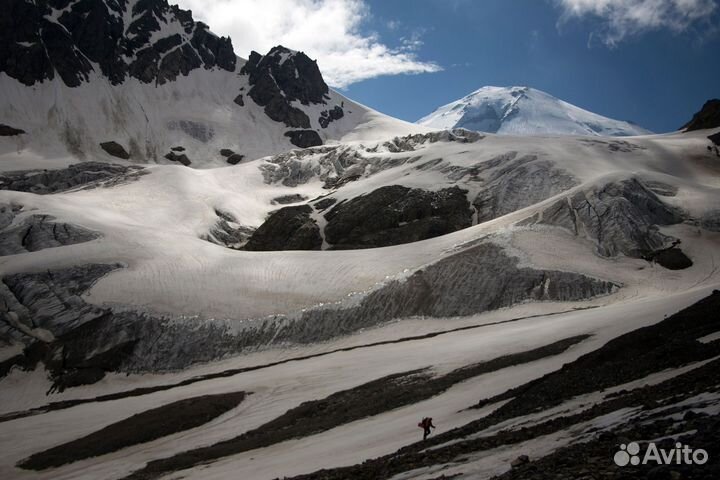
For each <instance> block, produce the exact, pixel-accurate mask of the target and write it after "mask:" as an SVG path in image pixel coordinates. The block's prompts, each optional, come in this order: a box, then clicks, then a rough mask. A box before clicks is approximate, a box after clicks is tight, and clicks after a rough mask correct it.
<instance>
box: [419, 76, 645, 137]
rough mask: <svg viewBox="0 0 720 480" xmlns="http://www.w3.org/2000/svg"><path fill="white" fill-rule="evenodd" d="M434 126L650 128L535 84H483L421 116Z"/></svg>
mask: <svg viewBox="0 0 720 480" xmlns="http://www.w3.org/2000/svg"><path fill="white" fill-rule="evenodd" d="M418 123H419V124H421V125H425V126H428V127H433V128H444V129H445V128H465V129H468V130H477V131H482V132H489V133H498V134H509V135H542V134H561V135H601V136H632V135H645V134H648V133H651V132H650V131H648V130H646V129H644V128H642V127H639V126H637V125H635V124H632V123H630V122H624V121H620V120H613V119H611V118H607V117H603V116H602V115H598V114H596V113H592V112H589V111H587V110H584V109H582V108H579V107H576V106H575V105H572V104H570V103H568V102H565V101H563V100H560V99H558V98H555V97H553V96H552V95H550V94H548V93H545V92H543V91H541V90H537V89H535V88H530V87H524V86H513V87H494V86H486V87H482V88H480V89H478V90H475V91H474V92H472V93H470V94H468V95H466V96H465V97H463V98H461V99H460V100H456V101H455V102H452V103H449V104H447V105H444V106H442V107H440V108H438V109H437V110H435V111H434V112H433V113H431V114H430V115H428V116H426V117H424V118H422V119H420V120H419V121H418Z"/></svg>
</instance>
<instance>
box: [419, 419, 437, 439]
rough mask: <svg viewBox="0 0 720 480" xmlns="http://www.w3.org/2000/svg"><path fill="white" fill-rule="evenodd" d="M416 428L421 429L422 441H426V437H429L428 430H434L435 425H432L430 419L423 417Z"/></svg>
mask: <svg viewBox="0 0 720 480" xmlns="http://www.w3.org/2000/svg"><path fill="white" fill-rule="evenodd" d="M418 427H420V428H422V429H423V440H426V439H427V437H428V435H430V429H431V428H435V425H433V423H432V418H430V417H425V418H423V419H422V421H421V422H420V423H418Z"/></svg>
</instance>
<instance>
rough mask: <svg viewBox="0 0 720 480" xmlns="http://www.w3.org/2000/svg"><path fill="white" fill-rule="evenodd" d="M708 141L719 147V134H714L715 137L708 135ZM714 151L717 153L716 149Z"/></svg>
mask: <svg viewBox="0 0 720 480" xmlns="http://www.w3.org/2000/svg"><path fill="white" fill-rule="evenodd" d="M708 140H710V141H711V142H713V143H714V144H715V145H718V146H720V132H718V133H716V134H715V135H709V136H708ZM715 150H716V151H717V148H716V149H715Z"/></svg>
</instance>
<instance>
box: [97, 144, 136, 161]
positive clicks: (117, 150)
mask: <svg viewBox="0 0 720 480" xmlns="http://www.w3.org/2000/svg"><path fill="white" fill-rule="evenodd" d="M100 148H102V149H103V150H105V151H106V152H107V153H108V155H112V156H113V157H117V158H122V159H123V160H127V159H129V158H130V154H129V153H128V152H127V150H125V147H123V146H122V145H120V144H119V143H117V142H103V143H101V144H100Z"/></svg>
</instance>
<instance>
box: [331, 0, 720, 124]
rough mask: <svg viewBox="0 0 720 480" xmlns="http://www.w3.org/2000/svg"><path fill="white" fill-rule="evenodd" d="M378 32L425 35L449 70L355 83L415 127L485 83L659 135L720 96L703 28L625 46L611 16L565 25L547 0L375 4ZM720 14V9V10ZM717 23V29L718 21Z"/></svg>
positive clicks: (711, 36)
mask: <svg viewBox="0 0 720 480" xmlns="http://www.w3.org/2000/svg"><path fill="white" fill-rule="evenodd" d="M368 4H369V6H370V9H371V12H372V17H371V18H370V19H369V21H367V22H366V23H367V28H369V29H375V30H376V31H377V32H378V34H379V35H380V37H381V38H383V39H388V40H387V41H388V43H389V45H390V46H393V43H392V42H393V39H394V42H395V45H394V46H400V45H401V41H400V38H401V37H403V36H404V37H406V38H408V37H411V36H412V35H415V36H416V38H418V39H420V40H421V42H422V45H420V46H419V48H417V50H416V51H415V54H416V56H417V57H418V58H419V59H421V60H425V61H434V62H436V63H437V64H439V65H440V66H441V67H442V68H443V70H442V71H440V72H436V73H423V74H418V75H395V76H382V77H377V78H374V79H369V80H364V81H361V82H359V83H355V84H352V85H350V86H348V87H347V88H346V89H345V90H344V93H346V94H347V96H349V97H350V98H353V99H355V100H357V101H359V102H361V103H364V104H366V105H368V106H371V107H373V108H376V109H378V110H381V111H383V112H384V113H387V114H389V115H393V116H396V117H399V118H403V119H405V120H410V121H415V120H417V119H419V118H420V117H422V116H424V115H425V114H427V113H429V112H430V111H432V110H434V109H435V108H436V107H438V106H440V105H443V104H446V103H449V102H451V101H453V100H456V99H458V98H460V97H462V96H464V95H466V94H467V93H470V92H471V91H473V90H475V89H477V88H480V87H482V86H484V85H497V86H509V85H527V86H531V87H535V88H538V89H541V90H544V91H546V92H548V93H550V94H552V95H554V96H556V97H559V98H561V99H563V100H566V101H568V102H570V103H573V104H575V105H578V106H580V107H583V108H586V109H588V110H591V111H594V112H596V113H599V114H602V115H606V116H609V117H613V118H617V119H620V120H632V121H634V122H636V123H638V124H640V125H642V126H644V127H646V128H649V129H650V130H653V131H655V132H666V131H671V130H674V129H677V128H678V127H680V126H681V125H682V124H683V123H684V122H685V121H686V120H689V118H690V117H691V115H692V114H693V113H694V112H695V111H697V110H698V109H699V108H700V106H701V105H702V103H703V102H704V101H705V100H707V99H709V98H713V97H719V96H720V39H719V38H718V37H719V36H718V35H716V34H715V33H714V32H712V31H709V28H711V27H708V28H705V26H704V25H702V22H701V23H699V24H697V25H692V26H690V27H688V28H687V29H686V30H683V31H676V30H674V29H672V28H656V29H649V30H647V31H640V32H635V33H632V34H630V35H629V36H628V37H626V38H623V39H622V40H621V41H620V42H618V43H617V44H615V45H608V44H607V43H606V39H605V38H604V37H603V34H604V33H603V32H606V30H607V26H606V25H605V23H604V21H603V19H601V18H595V17H582V18H571V19H564V20H561V14H562V11H561V9H560V8H558V6H557V5H556V4H553V3H551V2H545V1H538V0H481V1H470V0H468V1H447V0H444V1H443V0H415V1H412V0H393V1H381V0H371V1H369V2H368ZM716 13H717V12H716ZM714 18H715V20H717V15H716V14H715V15H714ZM716 25H717V24H716Z"/></svg>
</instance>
